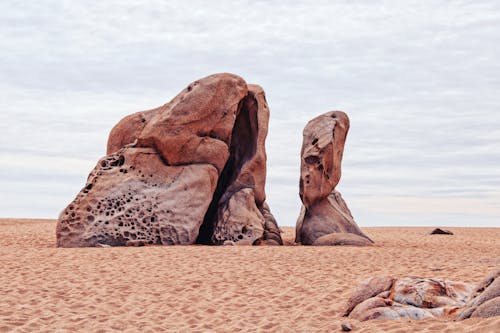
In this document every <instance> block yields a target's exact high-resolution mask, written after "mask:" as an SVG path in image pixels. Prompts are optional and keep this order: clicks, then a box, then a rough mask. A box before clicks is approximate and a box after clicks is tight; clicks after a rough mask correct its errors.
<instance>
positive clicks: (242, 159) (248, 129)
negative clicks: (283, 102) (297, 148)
mask: <svg viewBox="0 0 500 333" xmlns="http://www.w3.org/2000/svg"><path fill="white" fill-rule="evenodd" d="M268 120H269V109H268V106H267V102H266V99H265V94H264V91H263V90H262V88H260V87H259V86H256V85H247V84H246V82H245V81H244V80H243V79H242V78H241V77H239V76H236V75H232V74H216V75H211V76H208V77H206V78H203V79H200V80H197V81H195V82H193V83H191V84H190V85H189V86H188V87H187V88H186V89H184V90H183V91H182V92H181V93H180V94H179V95H177V96H176V97H175V98H174V99H173V100H172V101H170V102H169V103H167V104H165V105H163V106H161V107H159V108H156V109H153V110H148V111H143V112H138V113H135V114H132V115H129V116H127V117H125V118H123V119H122V120H121V121H120V122H119V123H118V124H117V125H116V126H115V127H114V128H113V130H112V131H111V134H110V136H109V139H108V147H107V156H106V157H104V158H102V159H101V160H100V161H99V162H98V164H97V166H96V167H95V168H94V170H93V171H92V172H91V173H90V175H89V178H88V180H87V183H86V184H85V186H84V188H83V189H82V190H81V191H80V193H79V194H78V195H77V197H76V198H75V199H74V200H73V202H72V203H71V204H70V205H68V207H67V208H66V209H65V210H64V211H63V212H62V213H61V215H60V217H59V220H58V224H57V232H56V233H57V245H58V246H61V247H83V246H98V245H104V244H107V245H145V244H165V245H175V244H194V243H203V244H223V243H224V242H225V241H231V242H236V243H237V242H243V243H245V244H282V241H281V237H280V233H279V229H278V226H277V224H276V221H275V220H274V217H273V216H272V214H271V212H270V210H269V207H268V206H267V204H266V203H265V198H266V195H265V191H264V186H265V179H266V152H265V139H266V135H267V128H268Z"/></svg>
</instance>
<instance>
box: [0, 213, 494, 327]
mask: <svg viewBox="0 0 500 333" xmlns="http://www.w3.org/2000/svg"><path fill="white" fill-rule="evenodd" d="M431 229H432V228H364V229H363V230H364V232H366V233H367V234H368V235H369V236H370V237H372V238H373V239H374V241H375V242H376V244H377V245H376V246H373V247H369V248H357V247H304V246H286V247H250V246H248V247H247V246H245V247H231V246H224V247H208V246H175V247H161V246H155V247H140V248H130V247H129V248H125V247H121V248H82V249H58V248H55V247H54V244H55V236H54V230H55V221H54V220H18V219H16V220H14V219H3V220H0V332H5V331H19V332H32V331H46V332H55V331H61V332H65V331H70V332H73V331H82V332H100V331H101V332H108V331H127V332H137V331H143V332H159V331H165V332H236V331H241V332H332V331H333V332H335V331H339V330H340V323H341V322H342V321H346V320H345V319H343V318H340V317H339V314H340V312H341V310H342V308H343V306H344V304H345V301H346V299H347V297H348V296H349V295H350V293H351V292H352V291H353V289H354V288H355V287H356V285H357V284H358V282H360V281H361V280H363V279H366V278H367V277H370V276H373V275H376V274H389V275H394V276H403V275H420V276H428V277H437V278H447V279H451V280H457V281H465V282H471V283H477V282H479V281H480V280H481V279H482V278H483V277H484V276H485V275H486V274H487V273H488V272H489V271H491V270H493V269H494V268H495V267H498V266H500V228H489V229H486V228H485V229H481V228H448V229H450V230H452V231H453V232H454V233H455V235H454V236H443V235H433V236H430V235H426V232H427V231H429V230H431ZM285 231H286V233H285V239H286V241H287V242H288V243H290V242H291V241H292V239H293V228H285ZM347 321H350V322H351V323H352V325H353V330H354V332H495V331H496V332H499V331H500V330H499V329H500V317H496V318H490V319H469V320H466V321H463V322H445V321H442V320H436V319H433V320H423V321H416V320H415V321H414V320H393V321H390V320H385V321H376V320H375V321H369V322H363V323H361V322H357V321H354V320H347Z"/></svg>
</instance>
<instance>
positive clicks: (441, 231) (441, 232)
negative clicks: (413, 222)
mask: <svg viewBox="0 0 500 333" xmlns="http://www.w3.org/2000/svg"><path fill="white" fill-rule="evenodd" d="M429 235H453V232H451V231H450V230H445V229H441V228H436V229H434V230H432V231H431V232H429Z"/></svg>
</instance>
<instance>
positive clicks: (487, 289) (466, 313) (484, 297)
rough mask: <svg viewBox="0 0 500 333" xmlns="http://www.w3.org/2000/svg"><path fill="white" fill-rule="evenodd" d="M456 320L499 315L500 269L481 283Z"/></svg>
mask: <svg viewBox="0 0 500 333" xmlns="http://www.w3.org/2000/svg"><path fill="white" fill-rule="evenodd" d="M467 305H468V308H466V309H464V310H463V311H462V313H460V316H459V318H458V320H463V319H467V318H469V317H471V318H474V317H483V318H486V317H493V316H499V315H500V269H497V270H495V271H493V272H491V273H490V274H488V276H487V277H486V278H485V279H484V280H483V281H481V282H480V283H479V284H478V285H477V287H476V288H475V289H474V292H473V293H472V296H471V299H470V301H469V302H468V304H467Z"/></svg>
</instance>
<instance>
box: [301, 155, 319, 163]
mask: <svg viewBox="0 0 500 333" xmlns="http://www.w3.org/2000/svg"><path fill="white" fill-rule="evenodd" d="M304 161H305V162H306V163H307V164H319V163H320V160H319V157H318V156H307V157H306V158H305V159H304Z"/></svg>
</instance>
